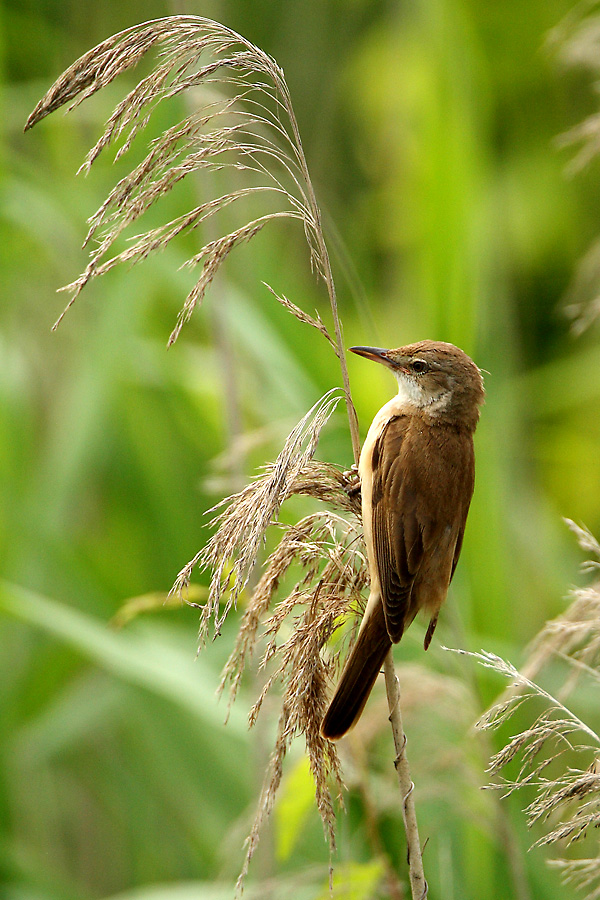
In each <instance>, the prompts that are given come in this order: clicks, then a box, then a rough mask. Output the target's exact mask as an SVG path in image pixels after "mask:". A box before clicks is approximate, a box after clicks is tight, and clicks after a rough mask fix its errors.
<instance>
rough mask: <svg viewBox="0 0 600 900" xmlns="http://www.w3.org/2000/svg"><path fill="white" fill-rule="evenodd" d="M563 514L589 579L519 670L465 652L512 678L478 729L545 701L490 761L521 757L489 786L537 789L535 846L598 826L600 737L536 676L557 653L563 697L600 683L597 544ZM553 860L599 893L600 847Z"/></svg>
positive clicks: (531, 817)
mask: <svg viewBox="0 0 600 900" xmlns="http://www.w3.org/2000/svg"><path fill="white" fill-rule="evenodd" d="M566 521H567V524H568V525H569V527H570V528H571V530H572V531H573V532H574V533H575V535H576V536H577V539H578V541H579V544H580V546H581V547H582V549H583V550H584V551H586V552H587V553H591V554H593V555H594V556H595V557H596V558H595V559H591V560H588V561H587V562H586V563H585V564H584V566H583V569H584V571H586V572H591V573H592V574H593V575H594V576H595V580H594V581H593V583H592V584H591V585H588V586H586V587H583V588H578V589H576V590H574V591H573V592H572V596H573V600H572V603H571V605H570V606H569V608H568V609H567V610H566V612H565V613H564V614H563V615H562V616H559V617H558V618H556V619H554V620H552V621H551V622H548V623H547V624H546V625H545V627H544V628H543V629H542V631H541V632H540V634H539V635H538V636H537V638H536V639H535V641H534V642H533V644H532V647H531V650H530V655H529V658H528V659H527V660H526V662H525V664H524V666H523V669H522V670H521V671H518V670H517V669H516V668H515V667H514V666H513V665H512V664H511V663H509V662H507V661H505V660H503V659H501V658H500V657H499V656H496V655H495V654H493V653H484V652H482V653H468V654H466V655H468V656H471V657H472V658H474V659H476V660H477V662H479V663H480V664H481V665H483V666H485V667H486V668H489V669H493V670H494V671H496V672H499V673H500V674H501V675H503V676H504V677H505V678H507V679H508V680H509V682H510V685H509V688H508V689H507V690H506V691H504V692H503V694H502V695H501V697H500V699H499V701H498V702H497V703H495V704H494V706H492V708H491V709H489V710H488V711H487V712H486V713H485V714H484V715H483V716H482V717H481V718H480V719H479V721H478V723H477V727H478V728H479V729H482V730H496V729H498V728H499V727H500V726H501V725H503V724H505V723H507V722H509V721H513V720H514V717H515V714H516V713H517V711H518V710H521V709H523V708H525V707H527V708H530V707H531V704H532V703H536V702H539V701H540V700H541V701H543V702H544V708H543V710H542V711H541V713H539V714H538V715H537V716H536V718H534V719H533V721H532V723H531V724H530V725H529V726H528V727H526V728H524V729H521V730H520V731H518V733H517V734H514V735H513V736H512V737H511V738H510V739H509V740H508V742H507V743H506V744H505V745H504V746H503V747H502V748H501V749H500V750H499V751H498V752H497V753H496V754H494V755H493V756H492V758H491V760H490V763H489V767H488V772H489V773H490V774H491V775H492V776H498V775H499V774H500V773H501V772H502V770H503V769H504V768H505V767H506V766H508V765H509V764H511V763H513V762H515V761H516V762H518V766H519V767H518V770H517V773H516V775H514V776H513V777H512V778H504V777H502V778H501V779H500V780H499V781H495V782H494V783H493V784H491V785H489V787H492V788H495V789H497V790H501V791H502V792H503V794H504V796H507V795H509V794H512V793H514V792H515V791H517V790H519V789H521V788H524V787H530V788H533V789H534V791H535V795H534V799H533V800H532V801H531V802H529V803H528V804H527V805H526V807H525V809H524V812H525V815H526V817H527V822H528V824H529V826H530V827H531V826H534V825H537V826H538V827H543V834H542V835H541V836H540V837H539V838H538V839H537V840H536V841H535V843H534V846H542V845H546V844H556V843H559V842H562V843H564V844H566V845H567V846H569V845H571V844H573V843H574V842H577V841H579V840H582V839H583V838H585V837H586V836H587V835H589V834H591V832H592V830H593V829H596V828H598V827H600V736H599V735H598V733H597V732H596V731H595V730H594V728H592V727H591V726H590V724H589V723H588V722H586V721H584V720H583V719H582V718H580V717H579V716H577V715H576V714H575V713H574V712H573V711H572V710H571V709H570V708H569V707H568V706H567V705H566V703H565V702H563V700H560V699H557V697H556V696H555V695H553V694H551V693H550V692H549V691H547V690H546V689H545V688H543V687H541V685H540V684H539V682H536V681H534V680H533V679H534V678H538V677H539V676H540V674H541V673H542V670H543V668H544V667H545V666H547V665H548V664H549V663H553V662H556V661H557V660H561V661H563V662H565V663H566V664H567V665H568V674H567V678H566V681H565V684H564V686H563V688H562V691H561V696H563V695H566V694H568V693H569V692H572V690H573V688H574V686H575V684H576V683H577V678H578V677H581V676H582V675H586V676H588V677H589V678H591V679H592V680H593V683H594V684H595V687H596V689H597V690H600V683H599V682H600V573H599V569H600V544H599V543H598V541H597V540H596V538H595V537H594V536H593V535H592V534H591V533H590V532H589V531H588V530H587V529H585V528H583V527H581V526H579V525H576V524H575V523H574V522H572V521H571V520H568V519H567V520H566ZM457 652H460V653H465V651H457ZM554 864H555V865H557V867H558V868H560V870H561V871H562V872H563V876H564V879H565V881H566V882H568V883H570V884H575V885H577V886H579V887H581V889H582V890H586V891H587V890H588V888H590V887H591V888H593V890H592V892H590V893H588V896H589V897H600V854H599V856H598V858H597V859H585V860H560V861H555V863H554Z"/></svg>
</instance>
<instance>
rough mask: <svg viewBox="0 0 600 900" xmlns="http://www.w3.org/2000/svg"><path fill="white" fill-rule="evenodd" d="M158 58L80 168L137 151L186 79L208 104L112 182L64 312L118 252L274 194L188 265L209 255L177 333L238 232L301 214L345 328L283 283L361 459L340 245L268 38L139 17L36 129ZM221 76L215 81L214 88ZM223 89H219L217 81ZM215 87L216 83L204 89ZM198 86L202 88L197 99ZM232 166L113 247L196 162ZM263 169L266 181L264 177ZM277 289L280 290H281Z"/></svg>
mask: <svg viewBox="0 0 600 900" xmlns="http://www.w3.org/2000/svg"><path fill="white" fill-rule="evenodd" d="M150 50H158V63H157V64H156V66H155V67H154V69H152V71H151V72H150V74H149V75H147V76H145V77H144V78H142V79H141V80H140V81H139V82H138V84H137V85H136V86H135V87H134V88H133V89H132V90H130V91H129V93H128V94H127V95H126V96H125V97H124V99H123V100H121V101H120V103H118V104H117V106H116V107H115V109H114V110H113V112H112V114H111V115H110V117H109V119H108V121H107V122H106V125H105V128H104V131H103V133H102V135H101V136H100V138H99V139H98V140H97V142H96V144H95V145H94V146H93V147H92V148H91V150H90V151H89V153H88V154H87V157H86V159H85V162H84V163H83V165H82V167H81V169H82V170H83V171H84V172H88V171H89V169H90V167H91V166H92V165H93V163H94V161H95V160H96V159H97V158H98V157H99V155H100V154H101V153H102V152H103V151H104V150H105V149H106V148H107V147H108V146H109V145H110V144H113V143H115V142H116V141H119V140H120V141H121V142H122V143H121V145H120V147H119V149H118V150H117V154H116V157H117V158H119V157H120V156H123V155H124V154H126V153H127V151H128V150H129V148H130V147H131V145H132V143H133V141H134V140H135V139H136V137H137V136H138V135H139V133H140V132H141V131H142V130H143V129H144V128H145V126H146V125H147V123H148V121H149V119H150V116H151V115H152V113H153V111H154V109H155V108H156V107H157V106H158V104H160V103H162V102H163V101H165V100H170V99H171V98H173V97H177V96H179V95H181V94H183V93H185V92H186V91H189V90H191V89H196V88H199V87H203V88H205V89H207V90H208V92H209V93H208V95H205V94H203V95H201V96H202V97H204V103H203V106H202V107H201V108H200V109H198V110H196V111H195V112H193V113H192V114H190V115H187V116H185V117H184V118H183V119H182V120H181V121H180V122H178V123H177V124H175V125H174V126H172V127H170V128H168V129H166V130H165V131H164V132H163V134H162V135H161V136H159V137H158V138H156V139H155V140H154V141H152V142H151V143H150V146H149V149H148V153H147V155H146V157H145V158H144V160H143V161H142V162H141V163H140V164H139V165H137V166H135V167H134V168H133V169H132V171H131V172H129V174H128V175H126V176H125V177H124V178H122V179H121V180H120V181H119V183H118V184H117V185H116V186H115V188H113V190H112V191H111V192H110V194H109V195H108V197H107V198H106V200H105V201H104V202H103V203H102V204H101V206H100V207H99V209H98V210H97V211H96V212H95V213H94V214H93V215H92V216H91V217H90V219H89V226H90V227H89V230H88V234H87V236H86V239H85V242H84V246H89V245H90V244H92V245H93V246H94V249H92V250H91V251H90V261H89V263H88V265H87V266H86V268H85V269H84V271H83V272H82V273H81V274H80V275H79V277H78V278H77V279H75V281H73V282H72V283H71V284H69V285H67V286H66V287H65V288H63V289H62V290H66V291H67V292H69V293H70V298H69V301H68V303H67V306H66V307H65V309H64V311H63V313H62V314H61V316H60V317H59V318H58V320H57V322H56V323H55V325H54V327H55V328H56V326H57V325H58V324H59V322H60V321H61V319H62V318H63V316H64V315H65V313H66V312H67V310H68V309H69V308H70V307H71V306H72V304H73V303H74V301H75V300H76V298H77V297H78V296H79V294H80V293H81V291H82V290H83V288H84V287H85V286H86V285H87V284H88V283H89V282H90V281H91V280H92V279H94V278H96V277H97V276H99V275H103V274H104V273H106V272H108V271H110V270H111V269H112V268H114V267H115V266H116V265H118V264H119V263H124V262H129V263H137V262H141V261H142V260H144V259H146V258H147V257H148V256H149V255H150V254H152V253H156V252H159V251H160V250H162V249H164V248H165V247H166V246H167V245H168V244H169V243H170V242H171V241H172V240H174V239H175V238H177V237H178V236H179V235H180V234H182V233H185V232H190V231H194V230H196V229H198V228H199V227H200V226H202V224H203V223H205V222H206V221H207V220H208V219H210V218H211V217H213V216H215V215H216V214H217V213H218V212H220V211H221V210H222V209H224V208H225V207H229V206H231V205H236V207H237V206H239V204H238V201H246V203H248V202H250V201H251V200H252V201H255V200H256V201H257V200H259V199H265V200H266V199H268V200H269V201H270V205H269V207H268V208H267V209H266V211H262V212H261V213H260V214H259V215H256V214H254V213H252V214H248V210H247V209H246V207H244V215H243V216H242V217H241V218H242V222H241V223H240V224H239V225H238V227H236V228H234V229H233V230H231V231H229V232H228V233H227V234H224V235H221V236H219V237H217V238H212V239H211V240H209V241H208V242H206V243H204V244H203V246H202V247H201V248H200V250H199V251H198V252H197V253H195V254H194V255H193V256H191V257H190V258H189V259H188V260H187V261H186V262H185V263H184V266H188V267H195V266H197V265H200V264H201V271H200V275H199V277H198V279H197V281H196V283H195V285H194V286H193V287H192V289H191V290H190V291H189V293H188V295H187V297H186V298H185V301H184V304H183V306H182V308H181V310H180V312H179V315H178V317H177V322H176V324H175V327H174V328H173V330H172V332H171V335H170V337H169V341H168V344H169V345H171V344H172V343H173V342H174V341H176V340H177V337H178V336H179V334H180V331H181V328H182V327H183V325H184V324H185V323H186V322H187V321H188V320H189V318H190V316H191V315H192V313H193V311H194V309H195V307H196V306H197V305H198V304H200V303H201V302H202V300H203V298H204V295H205V293H206V291H207V289H208V287H209V285H210V284H211V282H212V280H213V279H214V277H215V275H216V273H217V271H218V269H219V268H220V266H221V265H222V264H223V262H224V261H225V260H226V259H227V257H228V256H229V254H230V252H231V251H232V250H233V249H234V248H235V247H237V246H238V245H239V244H242V243H245V242H247V241H249V240H251V239H252V238H253V237H254V236H255V235H256V234H258V232H259V231H261V229H262V228H264V226H265V225H266V224H267V223H268V222H272V221H277V220H281V219H296V220H299V221H301V222H302V224H303V226H304V233H305V235H306V240H307V242H308V246H309V251H310V259H311V265H312V267H313V269H314V270H315V271H316V272H317V273H318V274H319V276H320V277H321V278H322V279H323V281H324V283H325V285H326V288H327V293H328V296H329V303H330V308H331V315H332V319H333V325H334V337H333V338H332V337H331V336H330V335H329V332H328V331H327V329H326V328H325V326H324V325H323V323H322V322H321V320H320V318H319V317H318V316H317V318H316V319H315V318H314V317H312V316H309V315H308V314H307V313H304V311H303V310H301V309H300V308H299V307H297V306H296V305H295V304H293V303H291V301H289V300H288V299H287V298H285V297H281V296H278V295H277V294H275V296H276V297H277V299H278V300H279V302H280V303H282V304H283V305H284V306H285V307H286V308H287V309H288V311H289V312H291V313H292V314H293V315H295V316H296V318H298V319H300V321H302V322H304V323H306V324H309V325H312V326H313V327H314V328H316V329H317V330H318V331H319V332H320V334H322V335H323V336H324V337H325V338H326V339H327V340H328V341H329V342H330V343H331V344H332V346H333V347H334V350H335V353H336V356H337V357H338V359H339V362H340V368H341V374H342V381H343V386H344V399H345V403H346V408H347V411H348V419H349V425H350V437H351V440H352V449H353V453H354V461H355V462H357V461H358V454H359V451H360V441H359V436H358V422H357V417H356V411H355V409H354V405H353V403H352V397H351V393H350V379H349V376H348V368H347V364H346V356H345V351H344V345H343V340H342V329H341V324H340V320H339V314H338V308H337V298H336V290H335V284H334V281H333V274H332V271H331V265H330V261H329V254H328V251H327V245H326V243H325V237H324V235H323V230H322V226H321V211H320V209H319V206H318V203H317V199H316V196H315V191H314V188H313V185H312V181H311V178H310V173H309V169H308V164H307V162H306V157H305V155H304V149H303V147H302V141H301V138H300V131H299V129H298V123H297V121H296V115H295V113H294V109H293V106H292V101H291V97H290V93H289V90H288V86H287V83H286V80H285V76H284V73H283V70H282V69H281V68H280V67H279V65H278V64H277V62H276V61H275V60H274V59H273V58H272V57H271V56H269V55H268V54H267V53H265V52H264V50H261V49H260V47H257V46H255V45H254V44H252V43H251V42H250V41H248V40H246V38H244V37H243V36H242V35H240V34H238V33H237V32H235V31H233V30H232V29H230V28H227V27H226V26H224V25H221V24H220V23H218V22H214V21H212V20H211V19H207V18H204V17H202V16H169V17H167V18H163V19H156V20H154V21H151V22H146V23H144V24H142V25H136V26H134V27H132V28H128V29H126V30H125V31H122V32H120V33H119V34H116V35H113V37H111V38H109V39H108V40H106V41H103V42H102V43H101V44H99V45H98V46H97V47H95V48H94V49H93V50H90V51H89V52H88V53H85V54H84V55H83V56H82V57H80V59H78V60H77V61H76V62H75V63H73V65H72V66H70V67H69V68H68V69H67V70H66V71H65V72H63V74H62V75H61V76H60V77H59V78H58V79H57V81H56V82H55V83H54V85H53V86H52V87H51V88H50V90H49V91H48V92H47V94H46V95H45V96H44V97H43V98H42V99H41V100H40V102H39V103H38V104H37V106H36V107H35V109H34V110H33V112H32V113H31V115H30V116H29V118H28V120H27V123H26V125H25V130H27V129H29V128H31V127H33V125H35V124H36V123H37V122H39V121H40V120H41V119H43V118H44V117H45V116H47V115H49V114H50V113H51V112H54V111H55V110H57V109H59V108H60V107H62V106H65V105H66V106H67V107H68V109H69V110H70V109H73V108H74V107H75V106H77V105H78V104H79V103H81V102H83V100H85V99H87V98H88V97H90V96H92V94H94V93H96V91H99V90H101V89H102V88H103V87H106V86H107V85H109V84H110V83H111V82H112V81H114V79H115V78H117V77H118V76H119V75H120V74H122V73H124V72H127V71H128V70H130V69H133V68H134V67H135V66H136V65H137V64H138V62H140V60H141V59H142V58H143V57H144V56H145V55H146V54H147V53H148V52H149V51H150ZM215 86H216V88H215ZM215 89H218V90H219V91H221V92H222V93H223V92H224V95H223V96H221V97H219V98H218V99H215V97H214V90H215ZM205 93H206V92H205ZM196 96H197V94H195V97H194V100H195V101H196ZM222 169H229V170H231V171H235V172H237V173H242V174H243V175H245V176H246V177H247V179H248V182H249V183H248V185H247V186H245V187H242V188H237V189H232V190H229V191H227V192H226V193H224V194H221V195H219V196H217V197H214V198H212V199H209V200H206V201H205V202H203V203H201V204H199V205H197V206H196V207H194V208H193V209H192V210H189V211H188V212H186V213H184V214H182V215H180V216H178V217H177V218H175V219H173V220H172V221H170V222H166V223H164V224H163V225H161V226H160V227H158V228H154V229H151V230H149V231H146V232H143V233H141V234H137V235H135V236H134V237H133V238H132V239H131V243H130V245H129V246H128V247H127V248H126V249H125V250H122V251H120V252H118V253H115V254H114V255H112V256H111V255H110V252H111V251H112V248H113V245H114V243H115V241H116V240H117V238H119V237H120V235H121V234H122V233H123V232H124V231H125V230H126V229H127V228H128V226H130V225H133V224H134V223H135V222H136V221H137V220H138V219H139V218H140V217H141V216H143V214H144V213H145V212H146V211H147V210H149V209H150V207H152V206H153V205H154V204H155V203H156V202H157V201H158V200H159V199H160V198H161V197H163V196H164V195H165V194H167V193H168V192H169V191H171V190H172V189H173V187H174V186H175V185H176V184H178V183H180V182H181V181H182V180H183V179H185V178H187V177H188V176H189V175H191V174H193V173H197V172H199V171H201V170H205V171H212V172H214V171H217V170H222ZM257 179H258V182H259V183H257ZM273 293H275V292H273Z"/></svg>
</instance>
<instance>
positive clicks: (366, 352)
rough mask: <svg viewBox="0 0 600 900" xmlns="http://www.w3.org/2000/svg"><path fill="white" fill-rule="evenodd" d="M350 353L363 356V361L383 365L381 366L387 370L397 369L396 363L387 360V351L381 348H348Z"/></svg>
mask: <svg viewBox="0 0 600 900" xmlns="http://www.w3.org/2000/svg"><path fill="white" fill-rule="evenodd" d="M350 351H351V352H352V353H357V354H358V355H359V356H364V357H365V359H372V360H373V361H374V362H378V363H383V365H384V366H387V367H388V368H389V369H397V368H398V366H397V365H396V363H395V362H393V361H392V360H391V359H390V358H389V356H388V353H389V350H384V349H383V348H382V347H350Z"/></svg>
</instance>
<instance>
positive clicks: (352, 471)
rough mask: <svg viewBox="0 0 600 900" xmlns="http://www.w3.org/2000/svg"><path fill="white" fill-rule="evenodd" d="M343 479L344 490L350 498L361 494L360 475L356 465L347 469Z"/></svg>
mask: <svg viewBox="0 0 600 900" xmlns="http://www.w3.org/2000/svg"><path fill="white" fill-rule="evenodd" d="M342 477H343V479H344V490H345V492H346V493H347V494H348V496H349V497H356V496H357V495H358V494H360V475H359V474H358V466H357V465H356V464H354V465H353V466H351V467H350V468H349V469H347V470H346V471H345V472H344V473H343V474H342Z"/></svg>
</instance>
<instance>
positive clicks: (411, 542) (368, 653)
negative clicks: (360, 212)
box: [321, 341, 484, 740]
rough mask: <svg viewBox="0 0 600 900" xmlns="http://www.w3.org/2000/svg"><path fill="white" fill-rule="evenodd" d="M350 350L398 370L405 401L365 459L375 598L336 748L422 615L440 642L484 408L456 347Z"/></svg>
mask: <svg viewBox="0 0 600 900" xmlns="http://www.w3.org/2000/svg"><path fill="white" fill-rule="evenodd" d="M350 349H351V350H352V352H353V353H358V354H359V355H360V356H364V357H366V358H367V359H372V360H375V362H380V363H383V364H384V365H385V366H387V367H388V368H390V369H391V370H392V372H393V373H394V375H395V376H396V378H397V380H398V393H397V394H396V396H395V397H393V398H392V400H390V401H389V402H388V403H386V404H385V406H383V407H382V408H381V409H380V410H379V412H378V413H377V415H376V416H375V418H374V419H373V422H372V424H371V427H370V428H369V431H368V434H367V437H366V440H365V443H364V446H363V448H362V452H361V454H360V461H359V465H358V473H359V476H360V484H361V492H362V518H363V528H364V534H365V543H366V546H367V559H368V564H369V575H370V579H371V589H370V594H369V601H368V603H367V607H366V610H365V614H364V617H363V620H362V623H361V626H360V630H359V632H358V637H357V640H356V644H355V646H354V648H353V649H352V652H351V654H350V656H349V658H348V660H347V662H346V665H345V667H344V670H343V672H342V676H341V679H340V683H339V684H338V686H337V689H336V691H335V694H334V695H333V698H332V700H331V703H330V705H329V709H328V710H327V712H326V714H325V717H324V719H323V724H322V726H321V730H322V733H323V735H324V736H325V737H327V738H330V740H337V739H338V738H340V737H342V735H344V734H345V733H346V732H347V731H348V729H349V728H351V727H352V726H353V725H354V724H355V723H356V722H357V720H358V718H359V716H360V714H361V713H362V711H363V708H364V705H365V703H366V702H367V699H368V697H369V694H370V693H371V689H372V688H373V685H374V684H375V681H376V679H377V675H378V673H379V671H380V670H381V666H382V664H383V661H384V659H385V656H386V654H387V653H388V651H389V649H390V647H391V646H392V644H393V643H397V642H398V641H399V640H400V638H401V637H402V635H403V634H404V631H405V629H406V628H408V626H409V625H410V623H411V622H412V620H413V619H414V617H415V616H416V614H417V612H418V611H419V610H421V609H422V610H425V611H426V612H427V613H428V614H429V616H430V622H429V627H428V629H427V634H426V635H425V642H424V646H425V650H427V648H428V646H429V644H430V642H431V638H432V636H433V632H434V630H435V626H436V623H437V619H438V613H439V611H440V607H441V605H442V603H443V602H444V600H445V599H446V594H447V592H448V586H449V584H450V581H451V579H452V576H453V574H454V570H455V568H456V563H457V562H458V557H459V555H460V550H461V546H462V540H463V533H464V530H465V522H466V520H467V513H468V511H469V504H470V502H471V497H472V494H473V485H474V477H475V458H474V452H473V433H474V431H475V428H476V426H477V421H478V419H479V406H480V405H481V404H482V403H483V399H484V390H483V380H482V378H481V373H480V371H479V369H478V368H477V366H476V365H475V363H474V362H473V361H472V360H471V359H470V358H469V357H468V356H467V355H466V353H463V351H462V350H459V348H458V347H455V346H454V345H453V344H446V343H443V342H441V341H420V342H419V343H417V344H409V345H408V346H406V347H399V348H398V349H397V350H381V349H379V348H377V347H351V348H350Z"/></svg>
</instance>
